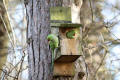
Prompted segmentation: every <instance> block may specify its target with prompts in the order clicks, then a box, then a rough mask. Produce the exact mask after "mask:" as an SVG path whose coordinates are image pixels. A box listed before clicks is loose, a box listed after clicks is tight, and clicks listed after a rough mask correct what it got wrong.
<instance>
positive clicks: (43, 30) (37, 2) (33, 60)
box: [25, 0, 52, 80]
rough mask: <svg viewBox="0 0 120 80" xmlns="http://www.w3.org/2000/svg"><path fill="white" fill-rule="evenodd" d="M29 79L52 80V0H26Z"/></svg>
mask: <svg viewBox="0 0 120 80" xmlns="http://www.w3.org/2000/svg"><path fill="white" fill-rule="evenodd" d="M25 6H26V16H27V43H28V64H29V80H51V79H52V71H51V70H50V69H51V51H50V49H49V44H48V41H47V35H48V34H49V33H50V20H49V19H50V11H49V8H50V0H26V1H25Z"/></svg>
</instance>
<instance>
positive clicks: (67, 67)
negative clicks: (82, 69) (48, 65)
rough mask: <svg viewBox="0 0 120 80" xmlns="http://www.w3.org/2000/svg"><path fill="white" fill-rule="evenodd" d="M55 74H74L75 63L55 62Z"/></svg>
mask: <svg viewBox="0 0 120 80" xmlns="http://www.w3.org/2000/svg"><path fill="white" fill-rule="evenodd" d="M53 72H54V73H53V75H54V76H74V75H75V66H74V63H56V62H55V64H54V71H53Z"/></svg>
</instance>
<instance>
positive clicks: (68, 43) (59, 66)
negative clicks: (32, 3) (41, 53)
mask: <svg viewBox="0 0 120 80" xmlns="http://www.w3.org/2000/svg"><path fill="white" fill-rule="evenodd" d="M71 15H72V14H71V8H70V7H51V8H50V19H51V27H54V28H58V29H59V30H58V31H59V32H58V34H59V41H60V44H59V45H60V48H59V51H57V52H56V55H55V61H54V76H74V74H75V66H74V62H75V61H76V60H77V59H78V58H79V57H80V55H81V54H80V51H81V46H80V27H81V26H82V25H81V24H79V23H72V19H71ZM72 30H74V31H75V34H74V38H68V37H67V33H68V32H69V31H72Z"/></svg>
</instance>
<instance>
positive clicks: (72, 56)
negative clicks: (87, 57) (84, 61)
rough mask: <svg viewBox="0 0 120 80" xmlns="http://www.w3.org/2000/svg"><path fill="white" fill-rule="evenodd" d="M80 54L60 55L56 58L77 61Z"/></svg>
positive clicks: (59, 60)
mask: <svg viewBox="0 0 120 80" xmlns="http://www.w3.org/2000/svg"><path fill="white" fill-rule="evenodd" d="M79 57H80V55H60V56H59V57H57V58H56V59H55V62H63V63H64V62H75V61H76V60H77V59H78V58H79Z"/></svg>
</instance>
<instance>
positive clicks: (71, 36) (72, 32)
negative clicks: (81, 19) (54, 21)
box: [66, 30, 76, 39]
mask: <svg viewBox="0 0 120 80" xmlns="http://www.w3.org/2000/svg"><path fill="white" fill-rule="evenodd" d="M75 34H76V31H75V30H70V31H68V32H67V33H66V36H67V38H70V39H73V38H74V37H75Z"/></svg>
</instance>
